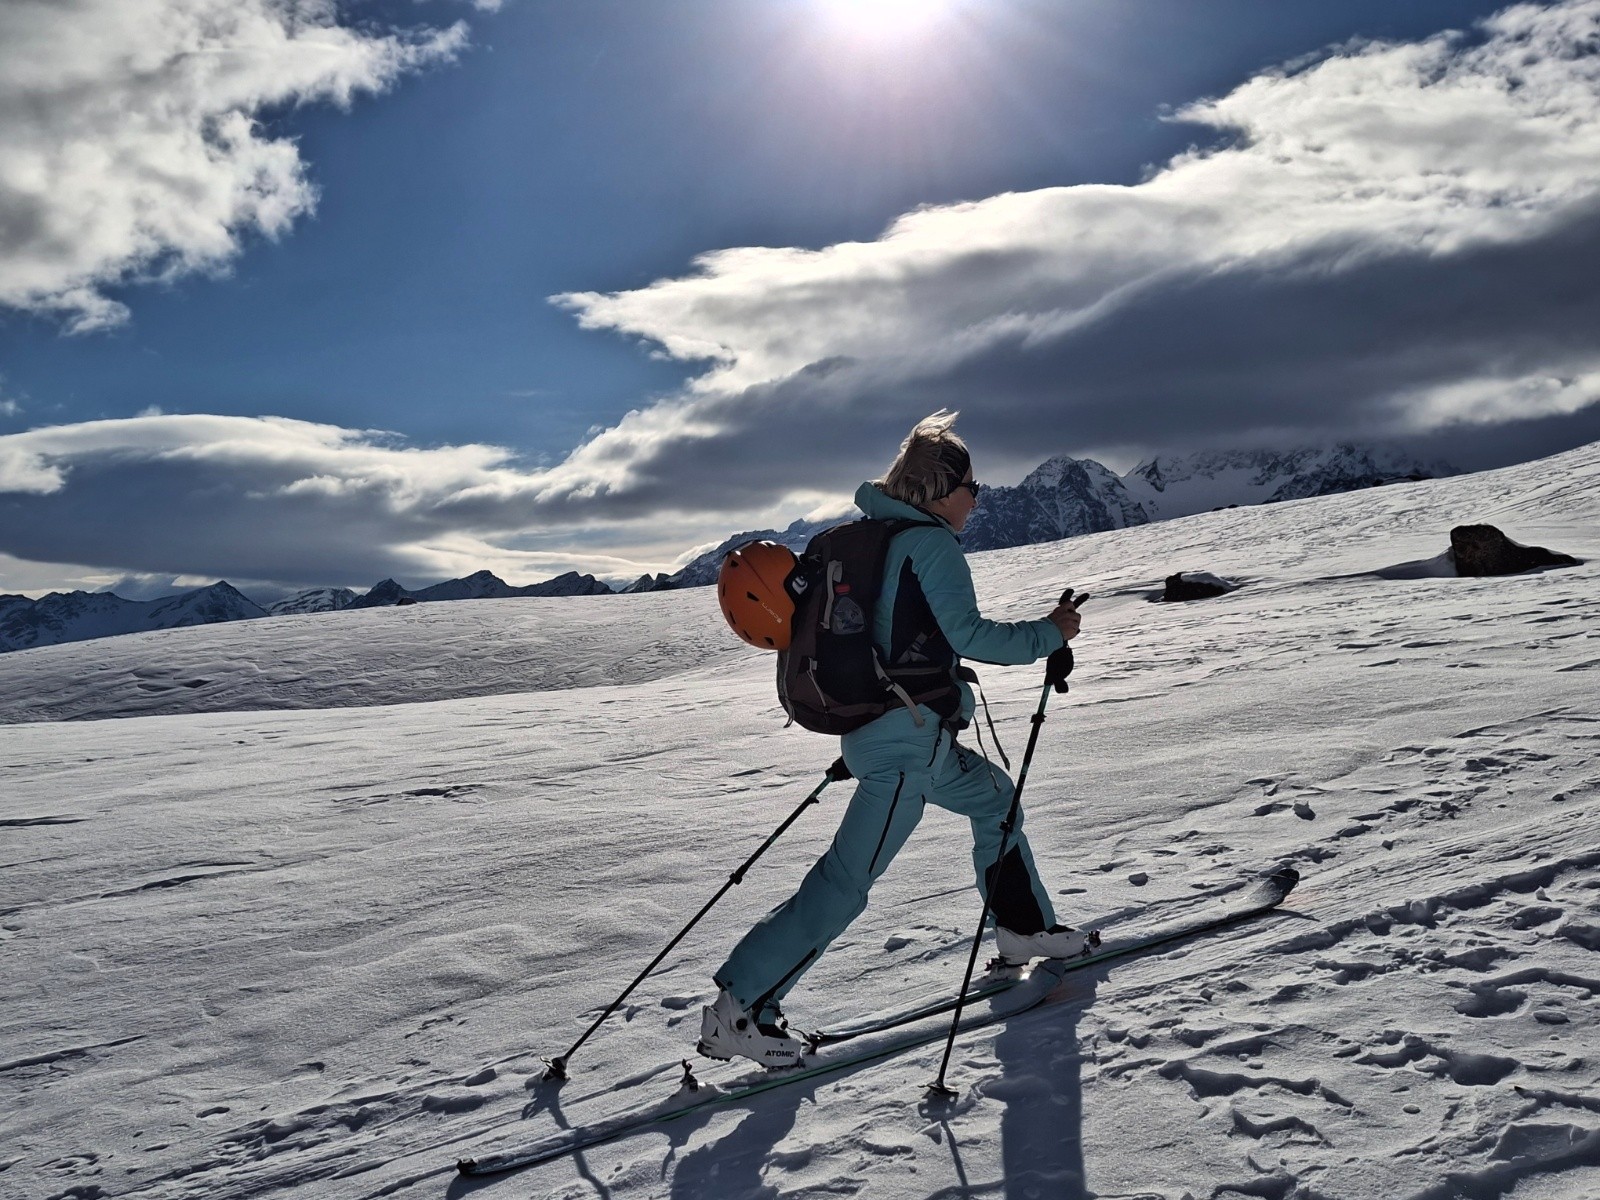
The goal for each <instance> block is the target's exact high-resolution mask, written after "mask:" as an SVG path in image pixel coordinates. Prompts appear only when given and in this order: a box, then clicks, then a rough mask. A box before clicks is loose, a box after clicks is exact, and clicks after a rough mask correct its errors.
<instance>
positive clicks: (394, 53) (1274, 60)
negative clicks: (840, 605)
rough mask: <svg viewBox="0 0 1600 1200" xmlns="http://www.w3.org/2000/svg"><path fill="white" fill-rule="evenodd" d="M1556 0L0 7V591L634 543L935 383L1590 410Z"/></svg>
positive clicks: (164, 0)
mask: <svg viewBox="0 0 1600 1200" xmlns="http://www.w3.org/2000/svg"><path fill="white" fill-rule="evenodd" d="M1597 117H1600V0H1567V2H1564V3H1549V4H1525V5H1514V6H1510V7H1506V6H1504V5H1497V4H1489V3H1468V2H1465V0H1461V2H1446V0H1411V2H1408V3H1407V4H1404V5H1396V4H1393V3H1391V2H1389V0H1370V2H1367V0H1351V2H1349V3H1341V4H1337V5H1329V4H1325V3H1299V2H1291V0H1209V2H1208V3H1206V4H1204V5H1197V4H1193V3H1192V2H1190V0H1093V2H1077V0H920V2H917V3H913V2H911V0H584V2H582V3H578V2H576V0H503V2H495V0H478V2H477V3H467V2H464V0H415V2H414V0H392V2H385V3H379V2H373V3H360V2H353V3H334V2H332V0H71V2H70V3H63V2H60V0H11V2H10V3H7V4H5V5H4V6H0V592H13V593H23V594H27V595H40V594H43V593H44V592H47V591H50V590H53V589H55V590H66V589H70V588H78V587H81V588H87V589H91V590H95V589H101V588H107V587H115V589H116V590H117V591H118V593H119V594H122V595H125V596H129V597H130V598H142V597H145V596H152V595H158V594H162V593H165V592H170V591H173V590H176V589H178V588H181V587H183V586H190V585H195V584H200V583H209V582H212V581H214V580H216V579H218V578H226V579H228V580H229V581H230V582H233V583H234V584H235V585H236V586H239V587H241V588H243V589H244V590H245V591H246V592H247V593H249V594H251V595H253V596H258V597H263V598H272V597H273V596H275V595H281V594H283V593H284V592H286V591H289V590H293V589H295V588H300V587H312V586H324V585H343V586H350V587H355V588H357V589H364V588H366V587H369V586H371V585H372V584H373V583H375V582H377V581H378V580H379V579H382V578H384V577H386V576H392V577H394V578H397V579H399V580H400V581H401V582H402V583H403V584H405V585H406V586H410V587H418V586H423V585H425V584H427V583H430V582H434V581H437V580H439V579H444V578H449V577H452V576H457V575H464V574H467V573H470V572H471V571H474V570H478V569H480V568H485V567H487V568H489V569H491V570H494V571H495V572H496V573H497V574H500V575H501V576H502V577H504V578H506V579H508V580H510V581H511V582H513V583H527V582H534V581H536V580H539V579H544V578H548V577H550V576H552V575H555V574H558V573H560V572H563V571H566V570H572V569H576V570H582V571H589V572H593V573H595V574H597V575H600V576H601V577H602V578H608V579H614V580H622V579H629V578H632V577H635V576H637V575H638V574H640V573H643V572H645V571H656V570H669V569H671V568H672V567H673V566H674V565H675V564H676V563H678V562H680V561H682V560H683V559H684V558H685V557H687V555H688V554H690V553H691V552H692V551H693V550H695V549H696V548H701V547H703V546H704V545H705V544H706V543H712V542H716V541H720V540H721V539H722V538H723V537H725V536H726V535H728V534H729V533H732V532H734V531H735V530H738V529H749V528H759V527H762V526H766V525H773V524H787V523H788V522H789V521H790V520H792V519H794V518H795V517H798V516H802V515H806V514H808V513H813V512H818V511H826V510H830V509H832V510H838V509H839V507H840V506H841V504H842V503H843V501H844V500H845V499H847V498H848V496H849V495H850V493H851V492H853V490H854V488H855V486H856V484H857V483H859V482H860V480H862V479H864V478H871V477H874V476H876V475H877V474H879V473H880V472H881V471H882V469H883V467H884V466H885V465H886V464H887V462H888V460H889V459H890V458H891V457H892V455H893V453H894V450H895V447H896V446H897V444H898V442H899V439H900V438H901V437H902V436H903V435H904V432H905V430H906V429H907V428H908V427H909V426H910V425H911V424H912V423H913V422H914V421H915V420H916V419H917V418H919V417H921V416H923V415H925V414H927V413H928V412H931V411H933V410H935V409H938V408H940V407H949V408H953V409H960V410H961V412H962V419H961V425H960V429H961V430H962V431H963V432H964V434H965V435H966V436H967V438H968V440H969V442H970V443H971V444H972V446H973V449H974V453H975V463H976V466H977V468H978V473H979V475H980V477H981V478H984V479H986V480H987V481H990V482H998V483H1005V482H1014V481H1015V480H1016V479H1018V478H1020V477H1021V476H1022V475H1023V474H1024V473H1026V471H1027V470H1029V469H1030V468H1031V467H1033V466H1035V465H1037V464H1038V463H1039V462H1040V461H1041V460H1042V459H1044V458H1045V457H1048V456H1050V455H1054V454H1070V455H1074V456H1080V457H1081V456H1087V457H1097V458H1100V459H1102V460H1103V461H1105V462H1107V463H1108V464H1110V465H1112V466H1114V467H1116V468H1118V469H1126V468H1127V467H1129V466H1132V465H1133V464H1134V463H1135V462H1137V461H1139V460H1140V459H1142V458H1145V457H1149V456H1151V455H1154V454H1157V453H1170V452H1182V451H1185V450H1190V449H1197V448H1211V447H1229V446H1247V445H1248V446H1255V445H1272V446H1279V447H1285V448H1287V447H1292V446H1300V445H1308V444H1322V443H1326V442H1330V441H1334V440H1348V439H1355V440H1385V441H1394V442H1399V443H1401V444H1403V445H1406V446H1410V447H1414V448H1416V449H1417V450H1418V451H1419V452H1423V453H1427V454H1428V455H1429V456H1430V457H1443V458H1446V459H1448V460H1449V461H1452V462H1454V463H1455V464H1456V465H1458V466H1461V467H1463V468H1468V469H1475V468H1481V467H1488V466H1495V465H1501V464H1504V463H1507V462H1512V461H1518V460H1523V459H1527V458H1531V457H1535V456H1538V455H1541V454H1546V453H1552V452H1555V451H1557V450H1561V449H1566V448H1569V447H1571V446H1574V445H1579V444H1583V443H1585V442H1588V441H1592V440H1595V439H1596V438H1600V404H1597V401H1600V341H1597V339H1596V338H1595V336H1594V333H1593V331H1594V330H1595V329H1596V328H1597V327H1600V290H1597V288H1596V285H1595V282H1594V281H1595V280H1596V279H1597V278H1600V272H1597V270H1596V267H1597V265H1600V264H1597V262H1596V260H1597V258H1600V172H1596V171H1595V170H1594V164H1595V162H1597V161H1600V121H1597Z"/></svg>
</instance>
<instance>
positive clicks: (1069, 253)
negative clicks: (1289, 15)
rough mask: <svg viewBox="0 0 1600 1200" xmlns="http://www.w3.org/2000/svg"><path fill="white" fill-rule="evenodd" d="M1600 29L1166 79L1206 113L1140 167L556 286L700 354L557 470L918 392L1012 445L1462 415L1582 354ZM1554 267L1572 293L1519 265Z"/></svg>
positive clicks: (1511, 31) (1577, 369) (895, 410)
mask: <svg viewBox="0 0 1600 1200" xmlns="http://www.w3.org/2000/svg"><path fill="white" fill-rule="evenodd" d="M1597 46H1600V0H1570V2H1568V3H1564V4H1557V5H1553V6H1550V7H1542V6H1534V5H1520V6H1517V7H1514V8H1511V9H1508V10H1506V11H1505V12H1502V13H1501V14H1499V15H1498V16H1496V17H1494V18H1493V19H1492V20H1490V21H1488V22H1487V23H1486V24H1485V25H1484V26H1483V28H1482V30H1481V31H1480V33H1479V35H1463V34H1441V35H1439V36H1436V37H1433V38H1430V39H1427V40H1425V41H1422V42H1419V43H1415V44H1390V43H1372V44H1366V45H1359V46H1352V47H1345V48H1342V49H1340V50H1338V51H1334V52H1330V53H1329V54H1328V55H1327V56H1326V57H1324V58H1322V59H1321V60H1319V61H1316V62H1313V63H1310V64H1308V65H1303V66H1301V67H1299V68H1298V69H1295V70H1284V71H1272V72H1267V73H1264V74H1262V75H1259V76H1257V77H1256V78H1253V79H1251V80H1249V81H1247V82H1246V83H1244V84H1243V85H1241V86H1240V87H1238V88H1236V89H1235V90H1234V91H1232V92H1230V93H1229V94H1227V95H1225V96H1222V97H1220V98H1217V99H1213V100H1207V101H1202V102H1198V103H1195V104H1193V105H1190V106H1188V107H1187V108H1185V109H1183V110H1182V111H1181V112H1179V113H1178V114H1177V115H1176V116H1177V119H1179V120H1182V121H1185V122H1191V123H1195V124H1198V125H1201V126H1204V127H1207V128H1209V129H1211V130H1212V131H1214V133H1215V134H1216V135H1217V136H1218V137H1219V138H1221V139H1224V140H1223V141H1222V144H1220V145H1216V146H1212V147H1210V148H1205V149H1195V150H1192V151H1190V152H1188V153H1185V154H1182V155H1180V156H1178V157H1177V158H1175V159H1174V160H1172V161H1171V162H1169V163H1168V164H1166V165H1165V166H1164V167H1163V168H1161V169H1160V170H1157V171H1155V172H1153V173H1152V175H1151V176H1150V177H1149V178H1148V179H1147V180H1145V181H1144V182H1142V183H1139V184H1137V185H1133V186H1126V187H1124V186H1074V187H1059V188H1049V189H1042V190H1039V191H1033V192H1026V193H1012V194H1006V195H1000V196H994V197H991V198H989V199H985V200H981V201H977V202H973V203H965V204H956V205H946V206H941V207H934V208H927V209H923V210H919V211H916V212H913V213H909V214H907V215H905V216H903V217H901V218H899V219H898V220H897V221H895V222H894V223H893V224H892V225H891V226H890V227H889V228H888V229H887V230H886V231H885V233H884V234H883V235H882V236H881V237H880V238H878V239H877V240H876V241H873V242H867V243H845V244H840V245H834V246H829V247H826V248H824V249H820V250H807V249H798V248H792V247H788V248H762V247H743V248H735V249H726V250H719V251H715V252H712V253H709V254H706V255H703V256H701V257H700V258H699V259H697V260H696V262H695V264H694V266H695V269H694V271H693V272H692V273H690V274H688V275H685V276H683V277H680V278H669V279H661V280H658V281H656V282H654V283H652V284H650V285H649V286H647V287H643V288H639V289H636V290H632V291H624V292H616V293H609V294H602V293H594V292H584V293H572V294H567V295H563V296H558V297H555V301H556V302H557V303H558V304H561V305H563V306H565V307H567V308H568V309H570V310H571V311H573V312H575V313H576V314H577V316H578V319H579V322H580V323H581V324H582V325H583V326H584V327H586V328H593V329H610V330H615V331H617V332H620V333H624V334H627V335H630V336H636V337H641V338H644V339H647V340H648V341H650V342H652V343H655V344H657V345H659V346H660V347H661V348H662V349H663V350H664V352H666V353H667V354H670V355H671V356H673V357H676V358H679V359H683V360H704V361H705V362H706V369H705V371H704V372H703V373H702V374H701V375H700V377H699V378H698V379H696V380H695V381H694V382H693V383H692V385H691V386H690V388H689V389H688V391H687V393H686V395H684V396H682V397H677V398H674V399H672V400H670V401H669V402H667V403H664V404H660V405H657V406H655V407H653V408H651V409H648V410H645V411H642V412H638V413H633V414H629V416H628V417H627V418H626V419H625V420H623V421H622V422H621V423H620V424H619V425H618V426H617V427H616V428H614V429H612V430H609V431H607V432H605V433H603V434H601V435H599V436H597V437H595V438H593V439H592V440H591V441H589V442H588V443H587V444H586V445H585V446H583V447H582V448H581V449H580V450H579V451H578V452H577V453H575V454H574V455H573V456H572V458H571V459H570V460H569V461H568V462H567V463H566V464H564V465H563V467H562V468H560V469H558V470H557V471H556V472H554V473H553V475H552V483H553V484H559V486H561V487H563V488H566V489H569V490H570V493H571V494H572V495H573V496H575V497H582V496H598V495H602V494H610V495H616V494H619V493H621V492H624V491H626V490H627V489H629V488H630V487H637V486H642V481H644V480H646V479H647V478H649V477H651V476H653V475H658V474H667V473H670V471H671V468H670V466H668V465H666V464H667V462H668V460H671V459H674V458H678V459H682V458H685V457H692V455H693V453H694V452H689V451H686V448H687V447H691V446H694V445H696V444H697V443H699V444H702V445H701V448H700V451H699V453H702V454H704V455H706V456H710V454H711V446H712V444H721V445H722V446H724V447H725V452H726V456H728V457H734V456H736V455H737V454H738V453H740V452H741V449H742V448H743V447H746V446H752V445H756V444H759V441H758V435H759V432H760V431H761V430H762V429H765V430H767V432H768V434H769V436H773V437H775V436H779V435H780V432H781V431H782V430H784V429H786V428H790V427H792V424H793V422H794V421H795V420H796V419H797V418H801V419H803V417H804V416H810V417H811V418H812V423H811V424H810V425H808V426H806V427H805V431H806V434H807V435H808V436H811V435H813V434H815V432H816V426H817V424H818V423H832V422H839V423H843V424H845V425H849V426H853V427H854V429H853V435H852V434H840V435H838V436H837V437H835V438H832V439H830V441H829V443H828V444H827V446H826V448H825V449H824V450H823V452H822V453H820V454H817V455H814V456H812V458H811V459H810V461H809V462H804V461H803V462H802V463H801V465H802V467H809V468H811V469H815V468H816V467H818V466H822V467H824V468H825V467H826V466H827V465H828V464H829V463H830V462H831V461H834V460H835V458H836V452H837V449H838V446H839V444H841V443H843V444H847V445H848V444H850V443H852V442H853V443H854V444H856V445H860V444H863V442H864V441H870V440H871V438H870V437H869V438H864V437H863V435H864V434H871V436H872V437H880V436H882V434H881V433H880V432H879V430H878V425H877V424H876V423H874V421H875V419H876V418H878V417H882V423H883V425H884V428H885V429H887V428H890V427H903V426H904V425H906V424H909V422H910V420H912V419H914V418H915V417H916V416H919V415H921V414H922V413H923V412H926V411H928V410H929V409H930V408H933V407H936V406H937V404H938V403H951V404H954V405H959V406H961V407H963V408H965V409H967V410H969V411H970V412H973V413H979V412H982V413H986V414H988V416H987V418H986V419H987V420H989V422H990V425H991V428H992V431H993V433H994V435H995V436H996V437H1000V438H1003V439H1009V443H1010V445H1011V446H1012V447H1013V448H1014V449H1017V451H1018V452H1019V453H1020V452H1022V451H1023V450H1025V449H1026V448H1027V447H1029V446H1030V445H1033V446H1036V445H1037V444H1038V440H1039V430H1040V429H1041V428H1057V429H1062V430H1063V431H1067V430H1070V431H1071V433H1072V434H1073V435H1076V436H1077V437H1078V438H1079V439H1080V444H1100V445H1103V446H1113V445H1117V444H1137V443H1138V442H1140V441H1141V440H1142V441H1144V442H1145V443H1146V444H1148V443H1149V441H1150V439H1151V434H1152V430H1153V429H1155V430H1166V431H1168V432H1169V434H1170V435H1171V436H1174V437H1177V438H1180V439H1181V438H1183V437H1190V436H1194V435H1195V434H1196V433H1197V431H1198V430H1199V429H1200V428H1201V427H1205V428H1208V429H1209V430H1210V431H1211V432H1212V433H1214V434H1215V435H1217V436H1220V437H1223V438H1226V437H1229V436H1238V435H1245V434H1248V433H1249V432H1250V431H1251V430H1253V429H1261V428H1265V427H1268V426H1278V427H1283V428H1289V429H1296V428H1302V429H1303V428H1311V427H1316V428H1317V429H1318V430H1319V431H1321V432H1328V433H1340V434H1350V433H1371V434H1376V433H1381V432H1385V431H1393V430H1397V429H1402V428H1416V427H1418V426H1419V425H1424V424H1426V425H1429V426H1430V427H1438V426H1441V425H1446V424H1450V423H1452V422H1456V421H1476V420H1480V419H1481V414H1482V413H1483V412H1484V411H1485V410H1484V408H1483V406H1482V404H1481V403H1480V402H1478V401H1477V400H1475V399H1472V398H1471V396H1470V395H1469V393H1472V391H1473V389H1474V388H1477V389H1485V388H1488V389H1493V388H1494V387H1496V386H1497V385H1498V384H1500V383H1504V384H1506V385H1507V387H1506V390H1507V391H1508V393H1511V394H1523V393H1522V392H1521V391H1520V385H1518V384H1517V382H1516V381H1518V380H1521V379H1523V378H1525V377H1527V376H1529V375H1539V374H1543V375H1555V376H1575V375H1580V374H1583V373H1586V372H1588V371H1590V370H1593V369H1595V368H1596V367H1600V349H1597V348H1596V347H1595V345H1594V342H1593V338H1592V334H1585V333H1583V331H1582V326H1583V325H1584V324H1585V323H1591V322H1592V320H1593V317H1594V315H1595V314H1594V312H1593V311H1592V310H1594V309H1595V307H1596V290H1595V288H1594V286H1593V283H1592V279H1593V276H1592V271H1591V270H1589V269H1587V268H1585V269H1584V270H1583V271H1581V272H1580V271H1579V269H1578V267H1577V266H1576V265H1571V266H1568V265H1564V264H1565V263H1566V262H1567V261H1568V260H1570V259H1571V258H1572V256H1573V254H1574V253H1578V252H1580V251H1581V250H1582V248H1587V250H1588V252H1589V253H1590V254H1591V255H1592V253H1593V249H1594V246H1595V244H1596V241H1597V235H1600V172H1597V171H1596V170H1595V164H1596V163H1600V54H1597ZM1563 238H1566V239H1568V240H1569V241H1570V242H1572V243H1573V245H1569V246H1565V247H1564V246H1562V244H1561V242H1562V239H1563ZM1562 271H1567V272H1569V273H1570V274H1571V275H1572V276H1573V278H1571V279H1562V280H1560V281H1559V284H1560V286H1561V287H1565V288H1569V289H1577V290H1578V291H1579V298H1578V300H1577V301H1576V302H1574V301H1573V299H1572V297H1571V296H1570V295H1567V296H1565V297H1563V298H1562V299H1561V301H1560V303H1559V304H1558V303H1557V301H1556V299H1555V298H1554V293H1553V292H1552V291H1551V289H1549V288H1544V289H1540V288H1539V286H1538V283H1539V280H1540V278H1541V274H1543V275H1549V274H1551V273H1560V272H1562ZM1541 291H1542V292H1543V294H1541ZM1560 305H1565V308H1561V307H1560ZM1230 317H1231V318H1232V321H1231V323H1230V320H1229V318H1230ZM1590 328H1591V329H1592V323H1591V324H1590ZM1468 385H1470V386H1468ZM1463 389H1465V390H1463ZM1454 398H1460V400H1461V403H1460V404H1459V405H1458V404H1454V403H1453V402H1452V401H1453V399H1454ZM1538 412H1539V409H1538V408H1537V406H1535V407H1534V408H1530V409H1528V410H1525V411H1524V410H1522V409H1519V408H1518V407H1517V406H1516V405H1515V404H1511V403H1508V404H1506V405H1503V406H1502V407H1501V409H1500V410H1499V411H1498V416H1499V417H1500V418H1501V419H1505V420H1510V419H1515V418H1516V417H1518V416H1519V415H1528V416H1533V415H1537V413H1538ZM869 414H871V415H869ZM1197 414H1203V415H1204V417H1205V420H1203V421H1198V420H1196V415H1197ZM1090 439H1092V441H1091V440H1090ZM1063 440H1065V438H1063ZM1056 446H1060V443H1059V442H1057V443H1056ZM1052 448H1055V447H1052ZM1060 448H1066V447H1065V446H1061V447H1060ZM797 453H799V454H800V455H802V456H804V449H803V447H799V448H797ZM858 462H859V452H858V453H857V454H856V455H853V456H852V458H851V467H852V469H854V467H855V466H856V465H857V463H858ZM798 477H799V472H796V473H793V474H790V475H787V476H785V474H784V472H783V471H782V470H781V469H780V470H778V471H777V472H776V473H775V475H774V477H773V481H774V483H777V482H778V481H779V480H780V478H781V479H782V481H783V482H785V483H792V482H793V480H794V479H795V478H798Z"/></svg>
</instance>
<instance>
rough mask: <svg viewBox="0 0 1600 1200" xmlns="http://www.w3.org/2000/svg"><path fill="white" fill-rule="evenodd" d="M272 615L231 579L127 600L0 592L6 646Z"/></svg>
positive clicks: (1, 640)
mask: <svg viewBox="0 0 1600 1200" xmlns="http://www.w3.org/2000/svg"><path fill="white" fill-rule="evenodd" d="M266 615H267V610H266V609H264V608H262V607H261V606H260V605H259V604H257V603H256V602H255V601H253V600H251V599H250V598H249V597H247V596H245V595H243V594H242V593H241V592H239V590H238V589H237V588H235V587H233V586H232V585H231V584H229V583H227V582H226V581H224V582H220V583H214V584H212V585H211V586H210V587H203V588H196V589H194V590H193V591H189V592H182V593H180V594H178V595H176V596H163V597H162V598H161V599H159V600H124V599H123V598H122V597H121V596H114V595H112V594H111V593H109V592H51V593H50V594H49V595H47V596H41V597H40V598H39V599H38V600H29V599H28V598H27V597H25V596H0V651H6V650H23V649H27V648H29V647H32V646H54V645H59V644H61V643H64V642H81V641H87V640H89V639H91V638H103V637H109V636H111V635H112V634H118V633H133V632H136V631H139V630H147V629H177V628H181V627H183V626H186V625H205V624H210V623H212V622H216V621H249V620H254V619H256V618H257V617H264V616H266Z"/></svg>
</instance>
